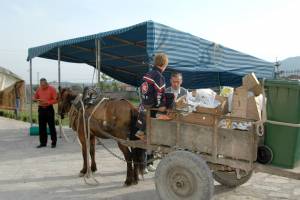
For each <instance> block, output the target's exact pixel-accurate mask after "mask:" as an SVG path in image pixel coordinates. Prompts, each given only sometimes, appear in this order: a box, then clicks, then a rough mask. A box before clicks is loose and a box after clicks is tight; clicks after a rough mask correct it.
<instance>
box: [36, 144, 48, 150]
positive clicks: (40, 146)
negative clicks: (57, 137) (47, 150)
mask: <svg viewBox="0 0 300 200" xmlns="http://www.w3.org/2000/svg"><path fill="white" fill-rule="evenodd" d="M42 147H46V145H45V144H40V145H38V146H36V148H38V149H39V148H42Z"/></svg>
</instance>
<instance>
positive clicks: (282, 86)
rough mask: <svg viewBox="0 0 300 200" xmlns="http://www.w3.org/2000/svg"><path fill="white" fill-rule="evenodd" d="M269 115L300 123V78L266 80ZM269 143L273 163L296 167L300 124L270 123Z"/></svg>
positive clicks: (298, 155)
mask: <svg viewBox="0 0 300 200" xmlns="http://www.w3.org/2000/svg"><path fill="white" fill-rule="evenodd" d="M265 89H266V96H267V119H268V120H272V121H279V122H287V123H293V124H300V81H290V80H266V81H265ZM265 145H267V146H269V147H270V148H271V149H272V151H273V156H274V157H273V160H272V162H271V164H272V165H275V166H279V167H284V168H294V167H295V166H296V165H297V164H298V162H299V160H300V128H295V127H289V126H284V125H274V124H270V123H267V124H266V136H265Z"/></svg>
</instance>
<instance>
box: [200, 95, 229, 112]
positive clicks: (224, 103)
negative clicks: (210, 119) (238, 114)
mask: <svg viewBox="0 0 300 200" xmlns="http://www.w3.org/2000/svg"><path fill="white" fill-rule="evenodd" d="M215 99H216V100H218V101H219V102H220V105H219V106H218V107H216V108H205V107H200V106H197V107H196V112H198V113H208V114H216V115H224V114H226V113H228V98H227V97H222V96H219V95H216V97H215Z"/></svg>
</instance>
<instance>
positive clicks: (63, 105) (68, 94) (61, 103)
mask: <svg viewBox="0 0 300 200" xmlns="http://www.w3.org/2000/svg"><path fill="white" fill-rule="evenodd" d="M76 96H77V95H76V94H74V92H73V91H72V90H71V89H70V88H62V89H61V90H60V92H59V95H58V100H57V103H58V114H59V115H60V117H61V118H62V119H63V118H64V116H65V114H67V113H68V112H69V111H70V108H71V105H72V101H73V100H74V99H75V98H76Z"/></svg>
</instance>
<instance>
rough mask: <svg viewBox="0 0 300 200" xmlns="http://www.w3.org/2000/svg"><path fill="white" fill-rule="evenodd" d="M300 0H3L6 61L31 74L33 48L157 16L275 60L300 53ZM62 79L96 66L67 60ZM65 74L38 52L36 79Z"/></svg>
mask: <svg viewBox="0 0 300 200" xmlns="http://www.w3.org/2000/svg"><path fill="white" fill-rule="evenodd" d="M299 9H300V1H299V0H247V1H246V0H127V1H125V0H110V1H103V0H84V1H83V0H43V1H41V0H26V1H24V0H1V6H0V27H1V28H0V36H1V37H0V66H2V67H5V68H7V69H10V70H11V71H13V72H14V73H16V74H17V75H19V76H21V77H22V78H23V79H24V80H25V81H28V80H29V63H28V62H27V61H26V57H27V50H28V48H30V47H35V46H40V45H44V44H48V43H51V42H56V41H61V40H66V39H71V38H75V37H80V36H85V35H90V34H95V33H99V32H104V31H109V30H114V29H117V28H123V27H127V26H130V25H134V24H137V23H140V22H143V21H146V20H153V21H155V22H158V23H162V24H165V25H168V26H171V27H173V28H176V29H178V30H181V31H184V32H188V33H191V34H193V35H195V36H198V37H201V38H203V39H206V40H210V41H213V42H216V43H219V44H221V45H224V46H226V47H229V48H232V49H235V50H238V51H241V52H244V53H247V54H250V55H252V56H256V57H258V58H261V59H264V60H267V61H271V62H274V61H275V60H276V59H278V60H283V59H285V58H287V57H293V56H300V26H299V20H300V12H299ZM61 69H62V71H61V74H62V75H61V77H62V81H71V82H91V81H92V77H93V69H92V67H89V66H88V65H84V64H72V63H66V62H62V63H61ZM41 77H45V78H47V79H48V80H49V81H57V61H50V60H46V59H41V58H35V59H33V82H34V83H37V80H38V78H41Z"/></svg>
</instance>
